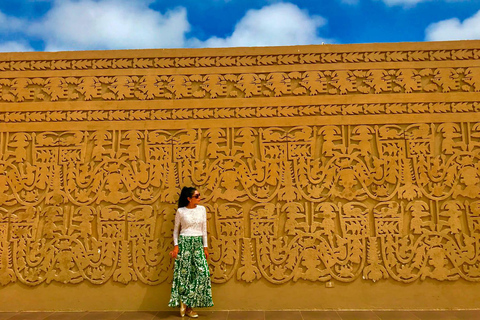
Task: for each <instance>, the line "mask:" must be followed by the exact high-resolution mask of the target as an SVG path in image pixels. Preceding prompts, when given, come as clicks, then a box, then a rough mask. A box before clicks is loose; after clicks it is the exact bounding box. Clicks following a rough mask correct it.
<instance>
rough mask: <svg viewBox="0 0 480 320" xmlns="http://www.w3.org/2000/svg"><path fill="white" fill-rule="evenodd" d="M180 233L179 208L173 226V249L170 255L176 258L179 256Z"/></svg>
mask: <svg viewBox="0 0 480 320" xmlns="http://www.w3.org/2000/svg"><path fill="white" fill-rule="evenodd" d="M179 234H180V212H179V211H178V210H177V212H176V213H175V225H174V227H173V245H174V246H175V247H173V250H172V251H170V256H171V257H172V258H174V259H176V258H177V255H178V252H179V249H178V235H179Z"/></svg>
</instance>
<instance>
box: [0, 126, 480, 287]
mask: <svg viewBox="0 0 480 320" xmlns="http://www.w3.org/2000/svg"><path fill="white" fill-rule="evenodd" d="M0 138H1V139H0V159H1V160H0V208H1V210H0V240H1V241H0V257H1V259H0V262H1V263H0V283H2V284H3V285H6V284H8V283H10V282H15V281H18V282H21V283H24V284H28V285H39V284H41V283H50V282H52V281H58V282H63V283H78V282H81V281H85V280H87V281H90V282H91V283H95V284H101V283H105V282H106V281H109V280H110V279H112V280H113V281H118V282H122V283H129V282H131V281H142V282H144V283H147V284H157V283H160V282H163V281H166V280H167V279H168V278H169V277H170V276H171V267H172V262H171V260H170V259H169V257H168V255H167V252H168V251H169V249H170V248H171V246H172V240H171V235H172V229H173V218H174V211H175V201H176V198H177V195H178V193H179V186H182V185H196V186H198V188H199V189H200V191H201V193H202V194H203V195H204V197H205V204H206V206H207V208H208V212H209V233H210V243H211V250H212V255H211V272H212V278H213V281H214V282H217V283H222V282H226V281H232V279H236V280H237V281H244V282H252V281H255V280H258V279H260V278H264V279H266V280H268V281H270V282H272V283H277V284H279V283H285V282H287V281H298V280H302V279H303V280H309V281H327V280H330V279H335V280H338V281H343V282H349V281H353V280H355V279H357V278H359V277H362V278H363V279H367V280H372V281H377V280H380V279H387V278H391V279H394V280H396V281H402V282H411V281H415V280H417V279H419V278H420V279H422V280H423V279H426V278H433V279H437V280H456V279H459V278H463V279H466V280H469V281H478V280H480V269H479V268H480V265H479V259H480V253H479V251H478V248H479V245H480V237H479V235H480V199H479V194H480V165H479V163H480V162H479V161H478V158H479V157H480V122H476V123H412V124H407V125H327V126H294V127H265V128H263V127H260V128H254V127H240V128H198V129H178V130H124V131H123V130H98V131H84V130H71V131H62V132H56V131H42V132H31V133H26V132H18V133H7V132H2V133H0Z"/></svg>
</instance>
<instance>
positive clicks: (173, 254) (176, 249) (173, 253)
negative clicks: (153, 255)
mask: <svg viewBox="0 0 480 320" xmlns="http://www.w3.org/2000/svg"><path fill="white" fill-rule="evenodd" d="M177 256H178V246H175V247H174V248H173V250H172V251H170V257H172V258H173V259H177Z"/></svg>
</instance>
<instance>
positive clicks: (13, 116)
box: [0, 101, 480, 123]
mask: <svg viewBox="0 0 480 320" xmlns="http://www.w3.org/2000/svg"><path fill="white" fill-rule="evenodd" d="M469 112H480V101H478V102H445V103H443V102H429V103H374V104H372V103H370V104H369V103H365V104H325V105H299V106H257V107H218V108H193V107H192V108H179V109H165V108H156V109H155V108H153V109H152V108H149V109H140V110H128V109H122V110H105V109H93V110H57V111H17V112H0V123H32V122H62V121H81V122H84V121H95V122H97V121H145V120H195V119H202V120H215V119H246V118H277V117H304V116H346V115H375V114H392V115H399V114H429V113H430V114H444V113H452V114H458V113H469Z"/></svg>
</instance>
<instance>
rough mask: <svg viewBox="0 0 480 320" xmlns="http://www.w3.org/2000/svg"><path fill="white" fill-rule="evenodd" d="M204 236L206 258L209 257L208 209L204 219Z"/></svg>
mask: <svg viewBox="0 0 480 320" xmlns="http://www.w3.org/2000/svg"><path fill="white" fill-rule="evenodd" d="M202 237H203V252H204V253H205V258H207V259H208V233H207V211H206V210H205V212H204V219H203V223H202Z"/></svg>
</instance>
